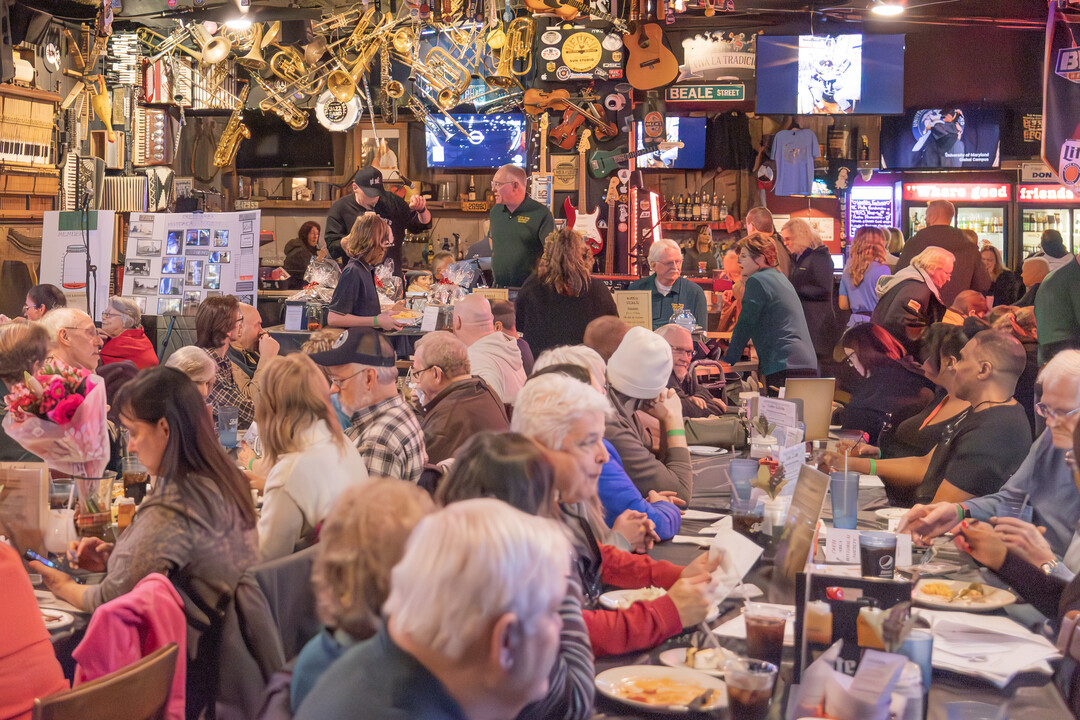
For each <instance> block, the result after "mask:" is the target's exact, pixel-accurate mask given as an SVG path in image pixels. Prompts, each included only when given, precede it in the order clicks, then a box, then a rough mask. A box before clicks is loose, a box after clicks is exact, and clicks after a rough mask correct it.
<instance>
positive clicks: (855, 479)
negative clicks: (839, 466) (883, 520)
mask: <svg viewBox="0 0 1080 720" xmlns="http://www.w3.org/2000/svg"><path fill="white" fill-rule="evenodd" d="M829 477H830V478H831V480H830V481H829V494H830V495H831V496H832V516H833V527H835V528H839V529H840V530H854V529H855V528H856V526H857V525H858V523H859V473H857V472H847V473H845V472H831V473H829Z"/></svg>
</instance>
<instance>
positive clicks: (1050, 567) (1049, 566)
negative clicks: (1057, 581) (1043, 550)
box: [1039, 558, 1058, 575]
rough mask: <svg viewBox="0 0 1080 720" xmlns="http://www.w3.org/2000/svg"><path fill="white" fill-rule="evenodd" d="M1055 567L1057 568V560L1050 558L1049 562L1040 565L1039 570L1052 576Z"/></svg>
mask: <svg viewBox="0 0 1080 720" xmlns="http://www.w3.org/2000/svg"><path fill="white" fill-rule="evenodd" d="M1057 566H1058V561H1057V558H1051V559H1050V560H1048V561H1046V562H1044V563H1043V564H1042V565H1040V566H1039V569H1040V570H1042V571H1043V572H1044V573H1046V574H1047V575H1053V574H1054V568H1056V567H1057Z"/></svg>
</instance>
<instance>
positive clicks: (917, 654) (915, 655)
mask: <svg viewBox="0 0 1080 720" xmlns="http://www.w3.org/2000/svg"><path fill="white" fill-rule="evenodd" d="M896 653H897V654H898V655H903V656H904V657H906V658H907V659H908V660H910V661H911V662H913V663H915V664H916V665H918V666H919V670H920V671H921V673H922V686H923V687H924V688H928V687H930V681H931V680H933V678H934V667H933V665H931V659H932V657H933V655H934V635H933V633H931V632H930V631H929V630H912V631H911V632H910V633H908V636H907V638H905V640H904V642H903V643H902V644H901V645H900V648H899V649H898V650H897V651H896Z"/></svg>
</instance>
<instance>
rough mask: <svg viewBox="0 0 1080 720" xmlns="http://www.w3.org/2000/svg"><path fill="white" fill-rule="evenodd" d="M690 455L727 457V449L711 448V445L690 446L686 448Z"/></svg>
mask: <svg viewBox="0 0 1080 720" xmlns="http://www.w3.org/2000/svg"><path fill="white" fill-rule="evenodd" d="M687 449H689V450H690V454H691V455H727V454H728V449H727V448H720V447H713V446H712V445H690V446H688V448H687Z"/></svg>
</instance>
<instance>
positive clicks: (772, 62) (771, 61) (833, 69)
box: [757, 34, 904, 115]
mask: <svg viewBox="0 0 1080 720" xmlns="http://www.w3.org/2000/svg"><path fill="white" fill-rule="evenodd" d="M757 111H758V112H759V113H762V114H770V115H889V114H896V113H901V112H903V111H904V36H903V35H863V34H852V35H771V36H770V35H762V36H760V37H758V39H757Z"/></svg>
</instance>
